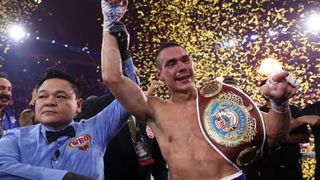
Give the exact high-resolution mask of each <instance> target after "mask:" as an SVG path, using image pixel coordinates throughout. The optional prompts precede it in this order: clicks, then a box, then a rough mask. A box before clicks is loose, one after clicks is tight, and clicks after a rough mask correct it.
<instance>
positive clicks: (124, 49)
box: [110, 21, 131, 61]
mask: <svg viewBox="0 0 320 180" xmlns="http://www.w3.org/2000/svg"><path fill="white" fill-rule="evenodd" d="M110 34H112V35H113V36H114V37H116V38H117V40H118V47H119V51H120V55H121V60H122V61H124V60H127V59H128V58H129V57H130V56H131V53H130V51H129V42H130V34H129V32H128V31H127V29H126V26H125V25H124V24H123V23H122V22H120V21H117V22H115V23H114V25H113V26H112V27H110Z"/></svg>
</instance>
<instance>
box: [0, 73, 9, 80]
mask: <svg viewBox="0 0 320 180" xmlns="http://www.w3.org/2000/svg"><path fill="white" fill-rule="evenodd" d="M0 78H4V79H7V80H9V76H8V74H7V73H5V72H0Z"/></svg>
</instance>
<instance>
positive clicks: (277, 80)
mask: <svg viewBox="0 0 320 180" xmlns="http://www.w3.org/2000/svg"><path fill="white" fill-rule="evenodd" d="M287 77H290V79H289V81H290V82H288V81H287V79H288V78H287ZM286 78H287V79H286ZM293 80H294V82H296V81H295V78H294V77H293V76H289V73H288V72H286V71H282V72H279V73H276V74H274V75H273V76H271V77H269V79H268V81H267V83H266V84H265V85H263V86H262V87H261V93H262V94H263V95H264V96H266V97H267V98H269V99H270V102H271V106H272V108H273V109H275V110H276V111H278V112H281V113H283V112H287V111H288V110H289V108H288V106H289V101H288V100H289V98H291V97H293V96H294V95H295V93H296V91H297V84H294V85H295V86H293V85H292V84H290V83H293Z"/></svg>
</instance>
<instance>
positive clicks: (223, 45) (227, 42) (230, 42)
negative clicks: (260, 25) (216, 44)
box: [220, 39, 236, 47]
mask: <svg viewBox="0 0 320 180" xmlns="http://www.w3.org/2000/svg"><path fill="white" fill-rule="evenodd" d="M235 46H236V42H235V41H234V40H232V39H230V40H228V41H225V42H224V43H222V44H220V47H235Z"/></svg>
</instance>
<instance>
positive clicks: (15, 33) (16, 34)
mask: <svg viewBox="0 0 320 180" xmlns="http://www.w3.org/2000/svg"><path fill="white" fill-rule="evenodd" d="M9 35H10V37H11V38H12V39H13V40H15V41H19V40H22V38H24V37H25V36H26V32H25V31H24V29H23V27H22V26H19V25H14V26H12V27H10V29H9Z"/></svg>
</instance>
